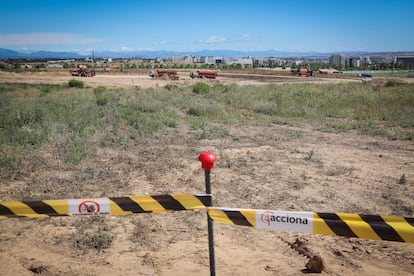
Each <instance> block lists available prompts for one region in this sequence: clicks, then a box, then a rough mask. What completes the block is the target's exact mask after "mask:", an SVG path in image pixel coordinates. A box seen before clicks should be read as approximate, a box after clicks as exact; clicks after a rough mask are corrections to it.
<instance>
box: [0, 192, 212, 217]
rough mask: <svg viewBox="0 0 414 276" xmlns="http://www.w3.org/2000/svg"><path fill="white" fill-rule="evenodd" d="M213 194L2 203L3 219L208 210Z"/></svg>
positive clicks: (1, 212)
mask: <svg viewBox="0 0 414 276" xmlns="http://www.w3.org/2000/svg"><path fill="white" fill-rule="evenodd" d="M208 206H211V195H191V194H168V195H153V196H150V195H148V196H129V197H109V198H91V199H64V200H41V201H8V202H7V201H5V202H0V219H2V218H10V217H30V218H43V217H51V216H72V215H129V214H133V213H148V212H154V213H158V212H172V211H182V210H197V209H205V208H206V207H208Z"/></svg>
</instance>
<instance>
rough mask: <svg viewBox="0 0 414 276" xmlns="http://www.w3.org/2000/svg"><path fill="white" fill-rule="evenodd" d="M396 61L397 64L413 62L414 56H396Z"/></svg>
mask: <svg viewBox="0 0 414 276" xmlns="http://www.w3.org/2000/svg"><path fill="white" fill-rule="evenodd" d="M396 63H398V64H414V57H397V58H396Z"/></svg>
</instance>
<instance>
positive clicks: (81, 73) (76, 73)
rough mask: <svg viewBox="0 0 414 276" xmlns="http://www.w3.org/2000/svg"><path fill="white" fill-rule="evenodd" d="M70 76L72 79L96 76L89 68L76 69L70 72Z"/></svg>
mask: <svg viewBox="0 0 414 276" xmlns="http://www.w3.org/2000/svg"><path fill="white" fill-rule="evenodd" d="M70 74H71V75H72V76H73V77H94V76H95V75H96V71H95V70H92V69H89V68H84V67H80V68H78V69H74V70H70Z"/></svg>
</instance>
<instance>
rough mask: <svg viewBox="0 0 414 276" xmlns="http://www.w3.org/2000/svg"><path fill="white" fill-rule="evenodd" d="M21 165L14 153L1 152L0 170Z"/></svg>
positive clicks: (11, 168)
mask: <svg viewBox="0 0 414 276" xmlns="http://www.w3.org/2000/svg"><path fill="white" fill-rule="evenodd" d="M18 167H19V159H18V158H17V157H16V156H15V155H14V154H8V153H6V154H1V156H0V171H3V170H4V171H11V170H15V169H17V168H18Z"/></svg>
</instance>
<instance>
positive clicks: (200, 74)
mask: <svg viewBox="0 0 414 276" xmlns="http://www.w3.org/2000/svg"><path fill="white" fill-rule="evenodd" d="M190 77H191V78H192V79H194V78H206V79H215V78H217V72H209V71H196V72H194V71H191V72H190Z"/></svg>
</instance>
